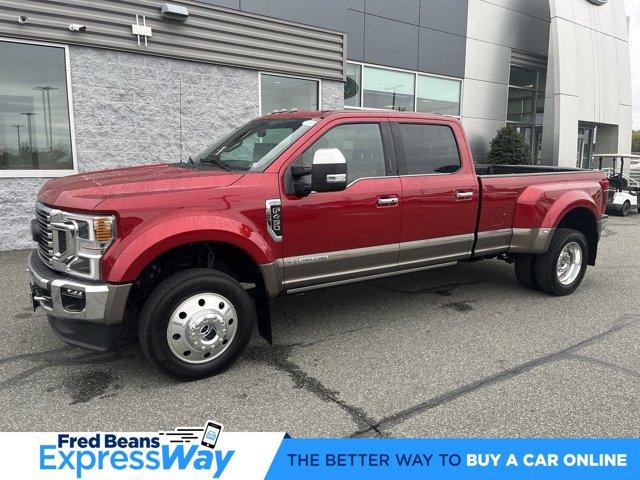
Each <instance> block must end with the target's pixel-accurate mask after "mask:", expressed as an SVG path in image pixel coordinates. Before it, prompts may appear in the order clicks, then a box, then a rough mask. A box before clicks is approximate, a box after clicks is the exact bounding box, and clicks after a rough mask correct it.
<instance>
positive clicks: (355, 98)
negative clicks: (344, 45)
mask: <svg viewBox="0 0 640 480" xmlns="http://www.w3.org/2000/svg"><path fill="white" fill-rule="evenodd" d="M360 85H362V67H361V66H360V65H358V64H356V63H347V81H346V82H345V84H344V106H345V107H360V106H361V105H360Z"/></svg>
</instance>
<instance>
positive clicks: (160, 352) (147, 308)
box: [138, 268, 256, 379]
mask: <svg viewBox="0 0 640 480" xmlns="http://www.w3.org/2000/svg"><path fill="white" fill-rule="evenodd" d="M198 293H214V294H218V295H222V296H224V297H226V298H227V299H229V301H230V302H231V303H232V305H233V307H234V308H235V310H236V313H237V317H238V318H237V319H235V321H236V327H235V328H236V331H235V335H234V336H233V338H232V339H231V342H230V344H229V346H228V347H226V350H224V351H222V353H220V355H219V356H217V357H215V358H213V359H212V360H209V361H207V362H206V363H199V364H193V363H188V362H186V361H184V360H182V359H180V358H179V357H178V356H176V355H175V354H174V353H173V352H172V351H171V348H170V347H169V343H168V341H167V327H168V324H169V320H170V317H171V314H172V313H173V312H174V310H175V309H176V308H177V307H178V306H179V305H180V304H181V303H182V302H183V301H184V300H185V299H187V298H189V297H192V296H193V295H195V294H198ZM254 323H256V311H255V306H254V303H253V302H252V300H251V297H249V295H248V294H247V292H246V291H245V290H244V288H242V286H241V285H240V284H239V283H238V282H236V281H235V280H234V279H233V278H231V277H230V276H228V275H225V274H223V273H220V272H217V271H215V270H207V269H204V268H194V269H190V270H185V271H183V272H179V273H176V274H175V275H172V276H171V277H169V278H168V279H166V280H165V281H163V282H162V283H161V284H160V285H158V286H157V287H156V289H155V290H154V291H153V293H152V294H151V295H150V296H149V298H148V299H147V301H146V303H145V305H144V308H143V309H142V313H141V315H140V323H139V327H138V332H139V337H140V345H141V347H142V351H143V352H144V354H145V356H146V357H147V358H148V359H149V361H150V362H151V363H153V364H154V365H155V366H157V367H158V368H160V369H161V370H162V371H163V372H165V373H167V374H169V375H172V376H174V377H178V378H181V379H197V378H204V377H209V376H212V375H216V374H218V373H220V372H222V371H224V370H225V369H227V368H229V367H230V366H231V365H232V364H233V363H234V362H235V361H236V360H237V359H238V358H239V357H240V355H241V353H242V351H243V350H244V348H245V347H246V346H247V343H248V342H249V339H250V338H251V332H252V330H253V325H254Z"/></svg>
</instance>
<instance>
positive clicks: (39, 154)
mask: <svg viewBox="0 0 640 480" xmlns="http://www.w3.org/2000/svg"><path fill="white" fill-rule="evenodd" d="M72 169H73V157H72V152H71V128H70V125H69V101H68V92H67V70H66V60H65V50H64V48H62V47H50V46H43V45H33V44H28V43H16V42H8V41H0V170H72Z"/></svg>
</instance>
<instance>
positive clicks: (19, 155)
mask: <svg viewBox="0 0 640 480" xmlns="http://www.w3.org/2000/svg"><path fill="white" fill-rule="evenodd" d="M11 126H12V127H13V128H15V129H16V130H17V131H18V163H20V160H21V157H22V151H21V150H20V144H21V143H22V142H21V141H20V129H21V128H22V127H24V125H19V124H17V123H16V124H15V125H11Z"/></svg>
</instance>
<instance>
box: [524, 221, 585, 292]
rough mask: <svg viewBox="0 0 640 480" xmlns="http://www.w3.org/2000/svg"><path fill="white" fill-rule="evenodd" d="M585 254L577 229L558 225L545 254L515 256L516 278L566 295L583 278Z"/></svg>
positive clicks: (529, 285) (525, 284)
mask: <svg viewBox="0 0 640 480" xmlns="http://www.w3.org/2000/svg"><path fill="white" fill-rule="evenodd" d="M588 253H589V244H588V243H587V239H586V237H585V236H584V235H583V234H582V233H581V232H578V231H577V230H572V229H568V228H559V229H557V230H556V232H555V234H554V236H553V239H552V240H551V244H550V245H549V248H548V250H547V252H546V253H543V254H542V255H518V256H517V257H516V261H515V271H516V278H517V279H518V281H519V282H520V284H521V285H522V286H524V287H527V288H531V289H540V290H542V291H544V292H546V293H548V294H550V295H556V296H563V295H569V294H571V293H573V292H574V291H575V290H576V288H578V286H579V285H580V283H581V282H582V279H583V278H584V274H585V272H586V270H587V259H588Z"/></svg>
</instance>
